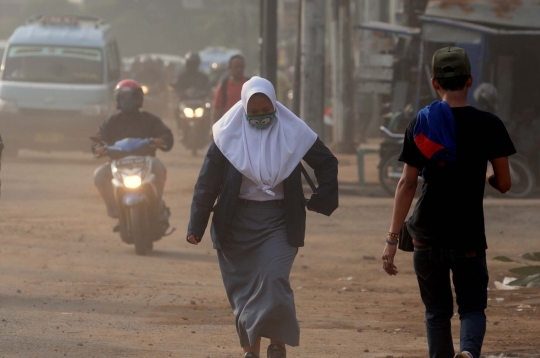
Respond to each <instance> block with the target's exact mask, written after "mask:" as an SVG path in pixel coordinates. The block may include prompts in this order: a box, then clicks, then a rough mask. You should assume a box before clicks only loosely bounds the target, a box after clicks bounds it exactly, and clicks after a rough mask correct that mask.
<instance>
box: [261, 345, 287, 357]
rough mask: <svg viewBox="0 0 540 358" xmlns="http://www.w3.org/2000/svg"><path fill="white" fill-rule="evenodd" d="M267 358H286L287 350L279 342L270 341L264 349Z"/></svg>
mask: <svg viewBox="0 0 540 358" xmlns="http://www.w3.org/2000/svg"><path fill="white" fill-rule="evenodd" d="M266 354H267V357H268V358H287V351H286V350H285V347H284V346H282V345H281V344H276V343H272V344H270V345H269V346H268V350H267V351H266Z"/></svg>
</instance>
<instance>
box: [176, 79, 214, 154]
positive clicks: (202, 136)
mask: <svg viewBox="0 0 540 358" xmlns="http://www.w3.org/2000/svg"><path fill="white" fill-rule="evenodd" d="M207 96H208V93H207V92H206V91H204V92H203V91H197V90H192V89H189V90H187V91H185V93H184V94H183V95H182V97H181V99H180V101H179V103H178V110H177V116H176V122H177V127H178V130H179V134H180V138H181V139H180V140H181V142H182V143H183V144H184V145H185V146H186V148H187V149H189V150H191V154H192V155H193V156H197V152H198V150H199V149H202V148H203V147H204V146H205V145H207V144H208V142H209V141H210V135H209V133H210V128H211V117H210V107H211V106H210V102H208V101H207Z"/></svg>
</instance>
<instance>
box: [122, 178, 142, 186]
mask: <svg viewBox="0 0 540 358" xmlns="http://www.w3.org/2000/svg"><path fill="white" fill-rule="evenodd" d="M141 183H142V180H141V177H140V176H138V175H128V176H127V177H125V178H124V185H125V187H126V188H129V189H137V188H138V187H140V186H141Z"/></svg>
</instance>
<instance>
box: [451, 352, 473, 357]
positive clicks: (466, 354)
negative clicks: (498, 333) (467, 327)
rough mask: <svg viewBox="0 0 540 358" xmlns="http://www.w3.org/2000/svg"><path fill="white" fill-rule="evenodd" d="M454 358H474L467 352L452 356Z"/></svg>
mask: <svg viewBox="0 0 540 358" xmlns="http://www.w3.org/2000/svg"><path fill="white" fill-rule="evenodd" d="M454 358H474V357H473V355H472V353H469V352H467V351H463V352H461V353H458V354H456V355H455V356H454Z"/></svg>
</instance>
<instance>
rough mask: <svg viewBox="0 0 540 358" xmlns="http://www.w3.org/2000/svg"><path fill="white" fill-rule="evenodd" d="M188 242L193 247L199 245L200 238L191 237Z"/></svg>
mask: <svg viewBox="0 0 540 358" xmlns="http://www.w3.org/2000/svg"><path fill="white" fill-rule="evenodd" d="M187 241H188V242H189V243H190V244H192V245H199V241H198V237H197V236H195V235H189V236H188V237H187Z"/></svg>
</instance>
